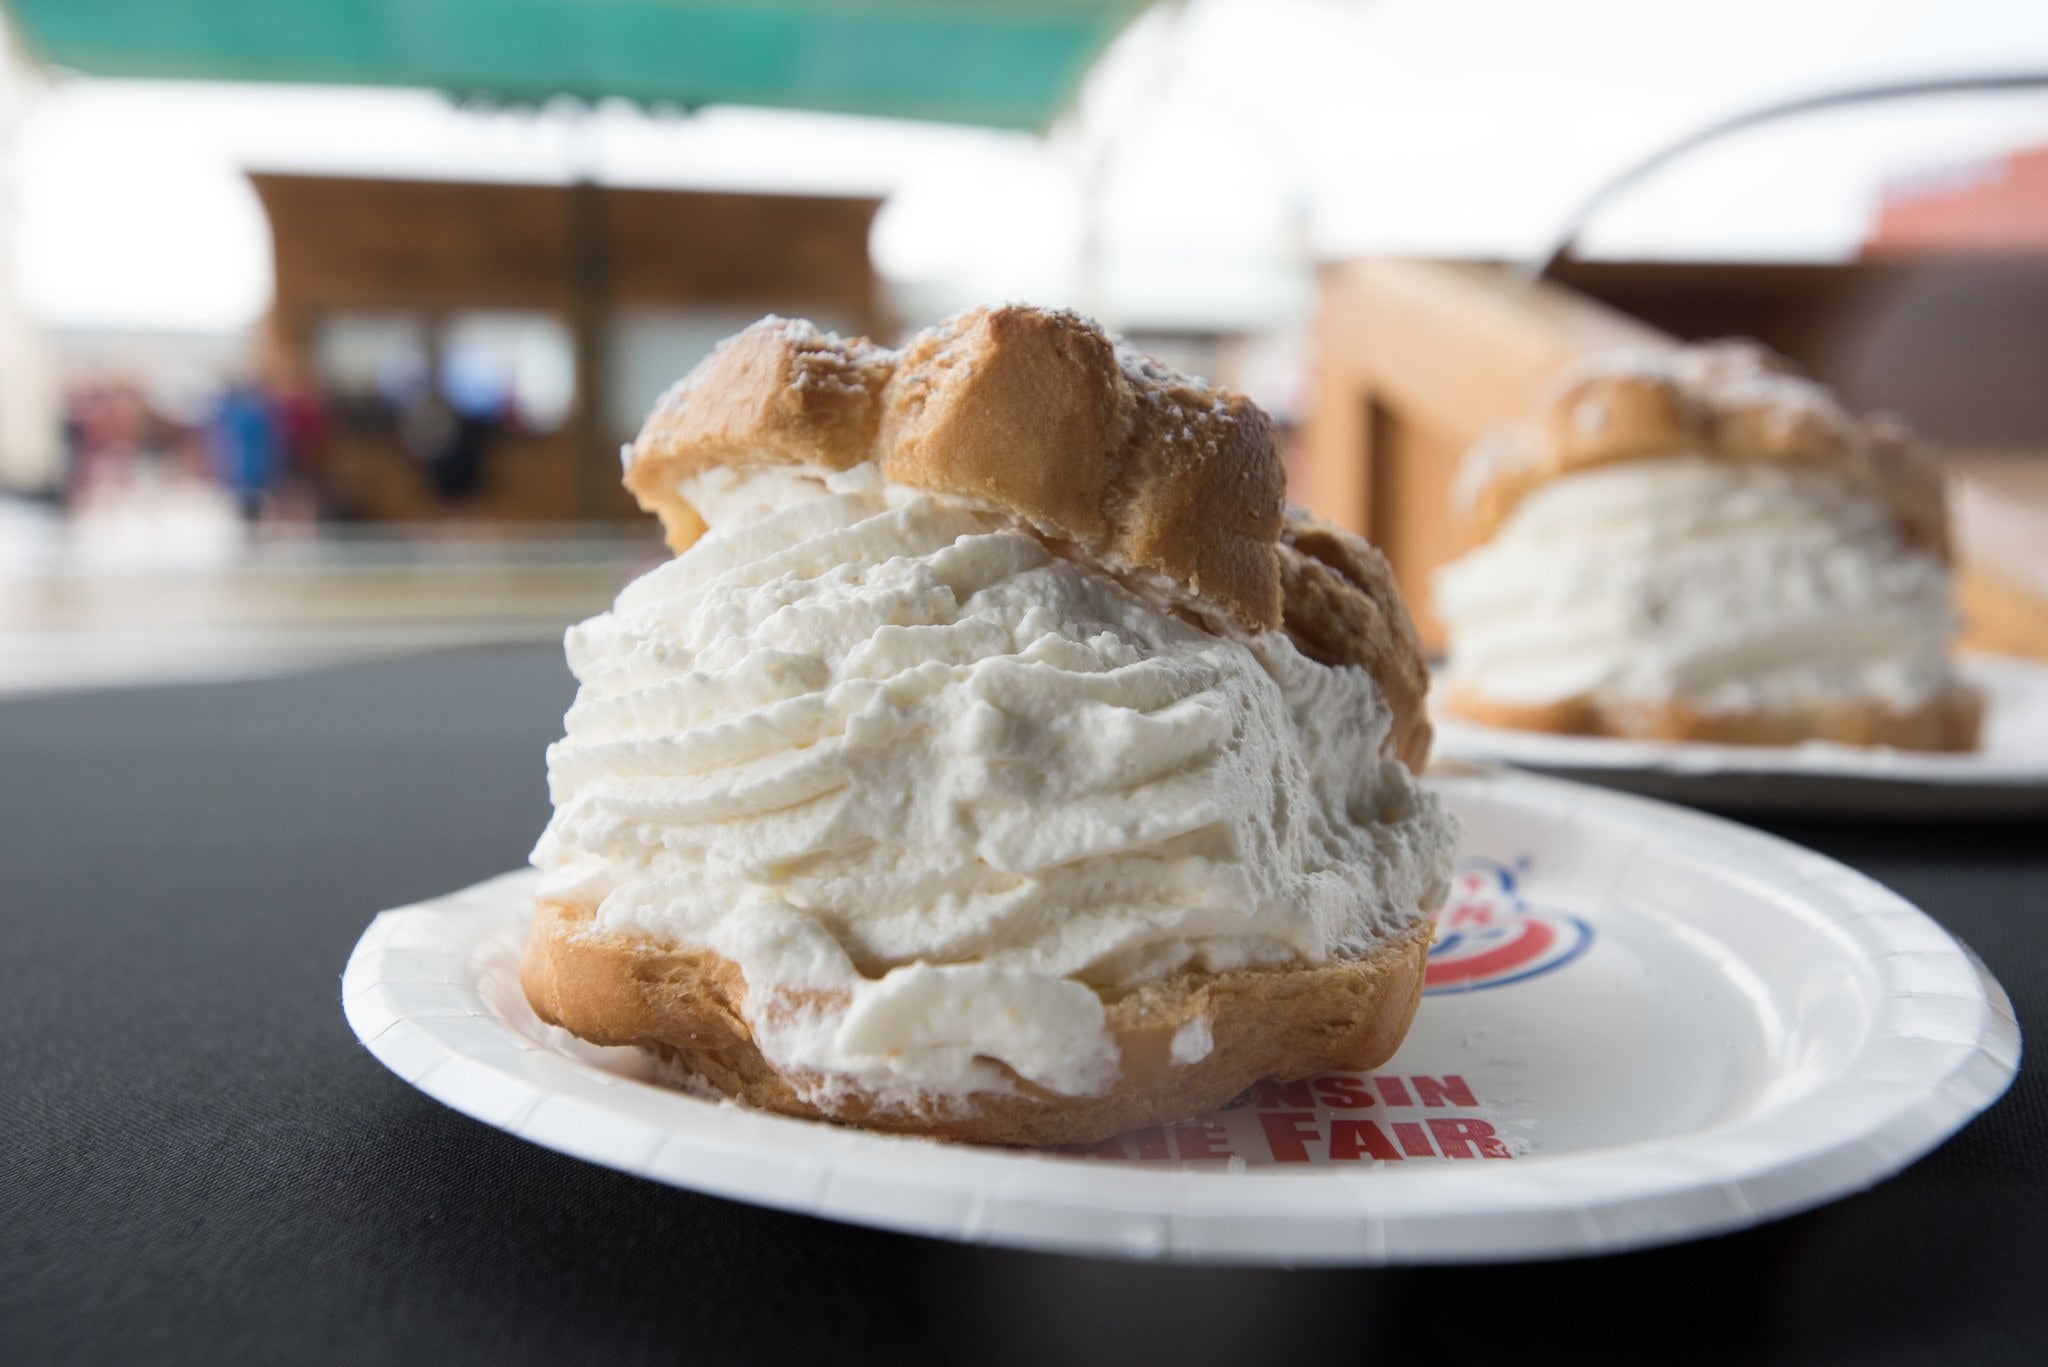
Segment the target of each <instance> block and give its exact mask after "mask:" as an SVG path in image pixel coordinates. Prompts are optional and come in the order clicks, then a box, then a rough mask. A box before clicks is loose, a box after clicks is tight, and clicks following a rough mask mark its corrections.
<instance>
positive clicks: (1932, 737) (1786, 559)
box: [1435, 342, 1981, 750]
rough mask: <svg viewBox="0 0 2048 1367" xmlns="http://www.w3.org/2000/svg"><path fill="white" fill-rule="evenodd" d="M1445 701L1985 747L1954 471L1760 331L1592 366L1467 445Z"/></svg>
mask: <svg viewBox="0 0 2048 1367" xmlns="http://www.w3.org/2000/svg"><path fill="white" fill-rule="evenodd" d="M1456 499H1457V502H1458V504H1459V512H1460V514H1461V515H1462V517H1463V519H1464V521H1465V523H1466V525H1467V527H1468V529H1469V533H1470V540H1471V541H1472V543H1473V546H1472V549H1471V550H1469V551H1468V552H1467V553H1466V554H1465V555H1463V556H1462V557H1461V558H1459V559H1457V560H1455V561H1453V562H1451V563H1450V564H1448V565H1447V566H1445V567H1443V568H1442V569H1440V570H1439V571H1438V572H1437V577H1436V581H1435V589H1436V606H1437V611H1438V613H1439V615H1440V616H1441V618H1442V619H1443V621H1444V623H1445V628H1446V633H1447V638H1448V659H1447V663H1446V666H1445V684H1446V693H1447V697H1446V708H1447V711H1448V712H1449V713H1450V714H1453V715H1456V716H1459V717H1463V718H1467V719H1471V720H1475V721H1479V722H1484V723H1488V724H1492V725H1498V726H1507V727H1514V728H1518V729H1524V730H1535V731H1552V732H1564V733H1574V734H1589V735H1609V736H1632V737H1648V738H1664V739H1678V740H1703V741H1722V742H1734V743H1745V744H1762V745H1780V744H1792V743H1796V742H1800V741H1807V740H1825V741H1837V742H1844V743H1848V744H1854V745H1886V746H1896V747H1899V748H1902V749H1914V750H1967V749H1970V748H1972V747H1974V745H1975V744H1976V737H1977V727H1978V719H1979V714H1980V712H1981V702H1980V700H1979V698H1978V695H1977V694H1976V692H1975V691H1974V690H1973V689H1971V688H1970V687H1969V686H1968V685H1966V684H1965V683H1963V682H1962V681H1960V680H1959V679H1958V677H1957V675H1956V671H1955V668H1954V665H1953V662H1952V660H1951V658H1950V647H1951V641H1952V639H1953V637H1954V635H1955V631H1956V627H1957V621H1956V616H1955V612H1954V610H1953V608H1952V606H1951V597H1950V587H1949V568H1950V567H1949V558H1948V540H1947V520H1946V509H1945V505H1944V502H1943V491H1942V484H1941V479H1940V476H1939V472H1938V471H1936V470H1935V469H1934V468H1933V467H1932V466H1931V465H1930V464H1929V463H1927V462H1926V461H1925V460H1924V459H1922V458H1921V457H1920V456H1919V455H1918V454H1917V453H1916V452H1915V451H1914V450H1913V449H1912V446H1911V443H1910V441H1909V440H1908V439H1907V437H1906V434H1905V433H1904V431H1903V430H1902V429H1900V428H1899V427H1898V426H1897V425H1896V424H1894V423H1890V422H1887V421H1882V420H1878V421H1872V422H1859V421H1858V420H1856V419H1855V418H1853V417H1852V416H1850V415H1849V414H1848V413H1847V412H1845V411H1844V410H1843V409H1842V407H1841V406H1840V405H1839V404H1838V403H1837V402H1836V401H1835V399H1834V397H1833V396H1832V395H1831V394H1830V393H1829V392H1828V391H1827V390H1825V389H1824V388H1822V387H1821V386H1820V385H1818V384H1815V383H1814V382H1812V381H1810V380H1807V379H1804V378H1802V377H1800V376H1798V375H1796V374H1794V373H1793V372H1792V371H1791V369H1790V367H1789V364H1788V363H1786V362H1784V361H1783V360H1781V359H1780V358H1778V357H1776V356H1774V355H1772V354H1771V353H1769V352H1767V351H1765V350H1764V349H1763V348H1761V347H1758V346H1755V345H1753V344H1749V343H1740V342H1720V343H1713V344H1708V345H1701V346H1690V347H1683V348H1676V349H1674V350H1672V351H1670V352H1666V353H1650V354H1615V355H1608V356H1603V357H1596V358H1594V359H1592V360H1590V361H1589V362H1587V363H1586V364H1585V365H1583V366H1581V367H1580V368H1579V369H1577V370H1575V371H1573V372H1571V373H1569V374H1567V375H1566V376H1564V377H1562V378H1561V379H1560V380H1559V381H1558V382H1557V384H1556V385H1554V386H1553V387H1552V389H1551V390H1550V392H1549V393H1548V394H1547V395H1546V396H1545V398H1544V401H1543V402H1542V403H1541V404H1540V406H1539V407H1538V409H1537V411H1536V412H1535V413H1534V414H1533V415H1532V416H1531V417H1530V418H1529V419H1528V420H1527V421H1525V422H1523V423H1521V424H1520V425H1518V426H1515V427H1511V428H1509V429H1506V430H1504V431H1501V432H1497V433H1495V434H1493V435H1492V436H1490V437H1489V438H1488V439H1486V440H1485V441H1483V442H1481V443H1480V444H1479V445H1478V446H1477V447H1475V448H1474V450H1473V451H1472V453H1471V455H1470V456H1469V457H1468V458H1467V461H1466V463H1465V465H1464V467H1463V468H1462V469H1461V471H1460V474H1459V479H1458V482H1457V486H1456Z"/></svg>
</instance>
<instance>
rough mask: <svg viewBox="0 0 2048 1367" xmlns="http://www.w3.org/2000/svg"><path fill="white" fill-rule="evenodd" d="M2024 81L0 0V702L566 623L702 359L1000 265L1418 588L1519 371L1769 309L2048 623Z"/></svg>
mask: <svg viewBox="0 0 2048 1367" xmlns="http://www.w3.org/2000/svg"><path fill="white" fill-rule="evenodd" d="M2043 80H2048V10H2043V9H2042V8H2041V7H2039V6H2035V5H2030V4H2027V3H2024V0H1907V3H1902V4H1896V5H1889V6H1885V7H1882V8H1881V9H1878V10H1872V9H1871V8H1870V7H1868V6H1864V5H1858V4H1853V3H1849V2H1848V0H1793V2H1792V3H1765V0H1725V2H1724V3H1719V4H1715V5H1711V6H1709V5H1706V4H1702V3H1695V2H1694V0H1686V2H1685V3H1677V4H1668V5H1640V4H1632V3H1624V2H1623V0H1559V3H1555V4H1551V5H1545V6H1526V5H1517V4H1513V3H1508V0H1457V2H1455V3H1424V2H1423V0H1182V2H1180V3H1160V4H1146V3H1143V0H1100V2H1099V3H1091V0H1003V3H1000V4H990V5H976V6H958V5H950V4H943V3H939V2H938V0H891V3H886V4H885V3H879V2H876V3H868V2H866V0H840V2H839V3H823V2H822V0H813V2H811V3H803V2H802V0H776V2H775V3H765V2H762V0H748V2H747V3H740V2H739V0H664V2H663V3H660V4H649V3H628V2H627V0H576V2H574V3H572V0H509V2H503V3H489V4H486V3H483V0H291V3H265V2H264V0H158V3H154V4H150V5H136V4H132V3H125V2H123V0H0V691H4V690H21V689H29V688H43V687H59V686H73V685H77V684H82V683H92V682H116V681H122V680H128V679H137V678H173V677H208V676H213V675H218V674H222V673H241V672H248V671H251V670H260V669H272V668H289V667H297V666H299V665H303V664H306V663H312V662H318V661H324V660H328V659H341V658H350V657H354V656H360V655H363V654H370V653H379V652H389V651H409V650H414V649H419V648H423V647H426V646H430V645H449V644H463V643H471V642H483V641H495V640H506V639H527V638H531V637H536V636H541V635H552V634H553V633H555V632H557V631H559V629H560V627H561V626H562V625H563V624H564V623H565V622H566V621H569V620H572V619H573V618H574V617H576V616H579V615H582V614H584V613H587V612H590V611H594V610H597V609H598V608H600V607H602V606H603V605H604V604H605V603H606V602H608V601H609V599H610V597H611V595H612V593H613V592H614V590H615V589H616V587H617V585H618V583H619V582H620V581H621V580H622V579H623V578H624V577H626V576H627V575H629V574H631V573H633V572H635V571H636V570H637V569H638V568H640V567H641V566H643V565H645V564H646V563H648V562H649V561H651V560H652V559H653V558H655V557H657V556H658V555H660V554H661V552H660V548H659V545H658V542H657V540H656V538H655V536H654V534H653V531H652V529H651V526H650V525H649V523H648V522H647V520H645V519H643V518H640V517H639V516H638V515H637V514H635V513H634V512H633V510H632V508H631V505H630V503H629V502H628V501H627V500H626V499H625V498H624V497H623V496H622V494H621V493H620V492H619V490H618V486H617V466H616V453H617V448H618V446H619V444H620V443H621V442H622V441H624V440H627V439H629V438H630V436H631V434H632V432H633V431H634V429H635V428H636V427H637V425H638V421H639V417H640V415H641V414H642V413H643V412H644V411H645V409H646V408H647V406H648V405H649V404H650V403H651V402H652V400H653V399H654V397H655V396H656V395H658V394H659V393H660V391H661V390H662V389H663V388H664V387H666V385H668V384H669V383H670V382H672V381H673V380H674V379H676V378H677V377H679V376H680V375H681V374H683V373H684V372H685V371H686V370H687V369H689V367H690V366H691V365H692V364H694V363H695V361H696V360H697V359H699V358H700V357H701V356H702V355H703V354H704V353H705V352H706V351H708V349H709V348H710V346H711V345H712V344H713V343H714V342H715V341H716V340H717V339H718V338H720V337H722V336H724V335H726V334H728V333H730V332H732V331H734V330H736V329H737V328H738V327H740V326H742V325H743V324H744V323H746V322H747V321H750V320H751V319H752V318H754V317H756V316H758V315H760V314H761V313H764V312H769V311H774V312H781V313H789V314H804V315H808V316H811V317H813V318H815V319H816V320H817V321H819V322H820V323H822V324H824V325H826V326H828V327H833V328H837V329H841V330H853V331H861V332H866V333H869V334H871V335H876V336H878V337H882V338H892V337H895V336H897V335H900V334H901V333H903V332H906V331H908V330H911V329H914V328H916V327H918V326H922V325H923V324H925V323H928V322H930V321H932V320H934V319H935V318H937V317H940V316H943V315H944V314H946V313H948V312H951V311H953V310H955V309H957V308H960V307H964V306H967V305H970V304H974V303H980V302H987V301H990V300H1000V299H1024V300H1030V301H1033V302H1041V303H1049V304H1060V305H1068V306H1073V307H1077V308H1080V309H1082V310H1084V311H1087V312H1090V313H1093V314H1095V315H1096V316H1098V317H1100V318H1101V319H1102V320H1103V322H1104V323H1106V324H1107V325H1109V326H1111V327H1113V328H1116V329H1118V330H1121V331H1124V332H1126V333H1127V334H1130V335H1131V336H1132V337H1133V338H1134V340H1136V341H1137V342H1138V343H1139V344H1140V345H1141V346H1143V347H1145V348H1146V349H1148V350H1150V351H1152V352H1153V353H1154V354H1156V355H1158V356H1159V357H1160V358H1161V359H1162V360H1164V361H1166V362H1168V363H1170V364H1173V365H1176V366H1179V367H1181V368H1184V369H1189V370H1193V371H1196V372H1199V373H1202V374H1205V375H1207V376H1209V377H1210V378H1212V379H1215V380H1218V381H1220V382H1222V383H1226V384H1229V385H1232V386H1234V387H1237V388H1240V389H1243V390H1245V391H1247V392H1249V393H1250V394H1251V395H1252V396H1253V397H1254V398H1256V399H1258V400H1259V401H1260V402H1261V403H1263V404H1264V405H1266V406H1267V407H1268V408H1269V409H1270V410H1272V411H1273V412H1274V414H1275V415H1276V417H1277V418H1278V419H1279V420H1280V422H1281V425H1282V428H1283V431H1284V432H1286V433H1287V435H1288V439H1289V448H1288V450H1289V460H1290V472H1291V479H1292V489H1293V492H1294V496H1295V497H1297V498H1298V499H1301V500H1303V501H1307V502H1309V503H1311V504H1312V505H1314V506H1315V507H1316V508H1317V509H1318V511H1321V512H1323V513H1324V514H1325V515H1327V516H1331V517H1334V518H1336V519H1338V520H1340V521H1344V522H1347V523H1349V524H1351V525H1354V526H1357V527H1360V528H1361V529H1365V530H1368V531H1370V532H1371V533H1372V534H1373V535H1374V536H1375V538H1376V539H1378V540H1379V541H1381V543H1382V544H1384V545H1385V546H1386V547H1387V548H1388V549H1389V551H1390V553H1391V554H1392V555H1393V557H1394V559H1395V561H1396V564H1397V567H1398V568H1399V569H1400V570H1401V572H1402V574H1403V577H1404V581H1405V582H1406V585H1407V587H1408V588H1409V590H1410V592H1411V594H1413V595H1416V596H1417V597H1418V598H1419V599H1420V600H1421V601H1422V603H1423V605H1424V608H1425V611H1426V572H1427V569H1428V567H1429V566H1430V565H1431V564H1433V563H1434V561H1435V560H1436V559H1438V558H1440V557H1441V556H1442V555H1443V554H1444V553H1446V552H1447V551H1448V549H1449V543H1448V539H1447V538H1448V537H1449V535H1450V533H1449V530H1448V527H1447V525H1446V523H1445V521H1444V519H1443V516H1442V491H1443V482H1444V479H1445V478H1446V474H1447V471H1448V468H1449V465H1450V463H1451V462H1452V461H1453V460H1454V459H1455V458H1456V455H1457V454H1458V452H1459V451H1461V450H1462V448H1463V446H1464V445H1465V444H1466V443H1467V442H1469V440H1470V439H1471V437H1472V436H1473V435H1475V434H1476V431H1477V430H1478V429H1479V428H1481V427H1483V426H1485V425H1486V424H1487V423H1490V422H1493V421H1496V420H1498V419H1499V418H1501V417H1503V416H1505V415H1507V414H1509V413H1512V412H1513V411H1514V410H1515V409H1517V408H1518V407H1519V406H1520V405H1521V404H1522V403H1524V402H1525V401H1526V399H1527V394H1528V389H1529V387H1530V386H1531V385H1533V384H1535V383H1538V382H1540V379H1541V377H1542V376H1543V375H1544V374H1547V373H1548V371H1549V370H1550V369H1553V368H1554V367H1555V366H1556V365H1557V364H1559V363H1561V362H1562V361H1563V360H1566V359H1569V357H1570V356H1571V355H1572V354H1573V353H1574V352H1575V350H1577V349H1580V348H1582V347H1584V346H1586V345H1591V344H1594V343H1598V342H1604V341H1610V340H1615V339H1635V340H1646V339H1647V340H1655V339H1656V338H1658V337H1660V336H1668V335H1676V336H1685V337H1694V336H1706V335H1719V334H1724V333H1731V332H1732V333H1746V334H1749V335H1754V336H1759V337H1761V338H1763V339H1764V340H1766V341H1768V342H1770V343H1772V344H1773V345H1775V346H1778V347H1780V348H1782V349H1784V350H1786V351H1787V352H1789V353H1790V354H1792V355H1793V356H1794V357H1796V358H1797V359H1799V360H1800V361H1802V362H1803V363H1804V364H1806V365H1807V366H1809V367H1810V368H1812V369H1813V370H1815V371H1816V373H1818V374H1819V375H1820V376H1821V377H1822V378H1824V379H1826V380H1828V381H1829V382H1830V383H1832V384H1835V385H1836V386H1838V387H1839V388H1840V389H1841V390H1842V392H1843V394H1844V396H1845V397H1846V398H1847V399H1848V400H1849V401H1850V402H1851V403H1853V404H1856V405H1858V406H1861V407H1887V408H1893V409H1896V410H1899V411H1901V412H1903V413H1904V414H1905V415H1906V416H1907V417H1908V418H1909V419H1910V420H1911V421H1913V422H1914V423H1915V424H1916V425H1917V426H1918V427H1920V428H1921V429H1922V430H1923V431H1924V432H1925V434H1926V435H1927V436H1928V437H1929V438H1930V439H1932V440H1933V441H1935V442H1936V443H1937V444H1939V445H1940V446H1941V447H1942V449H1943V450H1944V451H1945V452H1946V453H1947V455H1948V457H1949V458H1950V460H1951V461H1952V464H1953V467H1954V468H1955V470H1956V471H1957V472H1958V473H1959V475H1960V476H1962V477H1963V478H1964V480H1965V484H1964V491H1963V495H1962V498H1961V515H1962V523H1963V537H1964V546H1965V550H1966V553H1967V554H1968V556H1969V559H1970V569H1969V571H1968V573H1967V575H1966V579H1967V581H1968V582H1967V584H1966V591H1967V592H1968V593H1970V594H1973V595H1975V600H1976V601H1977V602H1979V603H1980V604H1990V605H1993V606H1992V607H1989V608H1985V609H1984V617H1985V621H1986V623H1987V625H1985V626H1984V628H1983V630H1985V631H1988V632H1996V631H2000V630H2003V631H2005V632H2007V633H2017V636H2016V637H2015V639H2016V640H2017V641H2018V643H2019V644H2021V645H2025V644H2026V641H2027V640H2028V633H2029V632H2030V631H2033V630H2036V629H2037V628H2038V631H2039V640H2040V641H2041V642H2043V643H2048V626H2040V625H2039V624H2040V623H2041V622H2043V621H2044V620H2048V618H2043V617H2041V616H2033V615H2030V614H2034V613H2037V612H2040V613H2048V607H2044V606H2042V605H2043V604H2048V566H2044V564H2043V556H2042V551H2041V547H2043V546H2048V535H2044V533H2048V85H2043V84H2041V83H2040V82H2042V81H2043ZM1944 84H1946V85H1949V86H1954V87H1957V88H1955V89H1949V90H1936V89H1933V87H1936V86H1942V85H1944ZM1893 86H1904V87H1911V88H1912V89H1913V91H1914V92H1915V93H1911V94H1907V95H1903V96H1900V97H1898V98H1891V99H1873V100H1868V101H1858V102H1843V103H1838V104H1832V105H1828V104H1822V105H1821V107H1816V108H1814V109H1811V110H1810V111H1807V112H1804V113H1802V114H1799V115H1797V116H1794V117H1787V118H1784V119H1776V120H1765V121H1759V122H1755V123H1751V124H1748V125H1746V126H1736V127H1734V128H1733V129H1732V131H1730V132H1729V133H1728V134H1727V135H1726V136H1723V137H1718V138H1715V139H1712V140H1709V141H1705V142H1702V143H1700V144H1699V145H1698V146H1697V147H1694V148H1692V149H1691V150H1689V151H1688V152H1687V154H1686V155H1684V156H1680V157H1675V158H1672V159H1669V160H1665V161H1659V160H1658V159H1657V154H1658V153H1659V152H1660V151H1662V150H1664V149H1668V148H1671V147H1673V146H1676V145H1680V144H1684V143H1685V142H1686V140H1687V139H1688V138H1690V137H1692V136H1693V135H1695V134H1697V133H1699V132H1700V131H1701V130H1702V129H1709V128H1712V127H1715V126H1716V125H1725V124H1736V125H1740V123H1741V120H1742V117H1743V116H1745V115H1747V114H1750V113H1753V112H1755V111H1758V110H1764V109H1768V108H1771V107H1773V106H1778V105H1784V104H1788V103H1800V102H1814V101H1816V99H1817V97H1826V96H1829V95H1831V94H1835V93H1839V92H1848V91H1856V90H1866V89H1879V88H1885V87H1893ZM1966 87H1967V88H1966ZM1644 165H1650V166H1652V167H1653V169H1652V170H1650V171H1649V172H1648V173H1647V174H1645V175H1643V176H1641V177H1638V178H1634V179H1632V180H1629V181H1628V183H1627V184H1626V185H1625V187H1624V188H1621V189H1620V190H1619V191H1618V192H1617V193H1615V194H1613V195H1611V196H1607V197H1604V198H1603V197H1601V195H1600V192H1601V191H1602V189H1603V187H1608V186H1610V185H1613V184H1615V183H1616V181H1617V178H1618V177H1623V176H1624V175H1625V173H1627V172H1628V171H1630V169H1631V168H1635V167H1639V166H1644ZM1589 205H1594V206H1596V207H1595V208H1594V209H1593V210H1592V211H1591V212H1590V214H1584V213H1582V211H1583V210H1586V209H1587V206H1589ZM1582 218H1583V222H1582V221H1581V220H1582ZM1566 236H1569V237H1570V238H1571V239H1572V241H1571V242H1570V243H1569V244H1562V243H1561V239H1562V238H1563V237H1566ZM1560 245H1568V246H1569V248H1570V250H1569V251H1568V252H1566V253H1565V254H1564V255H1562V256H1561V257H1560V258H1559V259H1558V260H1557V261H1556V263H1555V264H1554V265H1553V267H1552V269H1550V271H1549V272H1548V276H1549V278H1548V279H1547V280H1546V281H1544V282H1542V283H1540V284H1536V283H1531V282H1530V281H1529V279H1528V278H1527V277H1528V274H1529V271H1528V267H1529V266H1530V265H1531V264H1532V263H1536V262H1540V261H1543V260H1546V259H1548V258H1550V257H1551V256H1552V255H1554V254H1555V253H1556V252H1557V249H1558V248H1559V247H1560ZM2015 623H2016V624H2018V625H2014V624H2015ZM2001 624H2002V625H2001ZM1987 639H2000V638H1987ZM2008 644H2010V642H2008Z"/></svg>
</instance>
